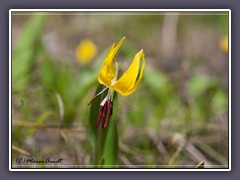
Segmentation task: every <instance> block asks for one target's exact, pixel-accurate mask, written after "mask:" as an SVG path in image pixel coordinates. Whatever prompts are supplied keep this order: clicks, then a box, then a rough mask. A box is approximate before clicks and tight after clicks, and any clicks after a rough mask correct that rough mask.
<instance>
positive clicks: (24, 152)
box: [12, 145, 31, 156]
mask: <svg viewBox="0 0 240 180" xmlns="http://www.w3.org/2000/svg"><path fill="white" fill-rule="evenodd" d="M12 149H13V150H15V151H17V152H19V153H21V154H24V155H26V156H30V155H31V154H30V153H29V152H28V151H26V150H24V149H22V148H19V147H17V146H14V145H12Z"/></svg>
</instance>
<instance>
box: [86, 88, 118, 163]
mask: <svg viewBox="0 0 240 180" xmlns="http://www.w3.org/2000/svg"><path fill="white" fill-rule="evenodd" d="M102 87H103V86H102V85H100V84H99V85H98V87H97V90H96V93H95V94H97V93H98V92H100V91H101V90H102ZM100 103H101V97H100V96H98V97H97V98H96V99H95V100H94V101H93V103H92V104H91V109H90V117H89V134H90V141H91V144H92V147H93V151H94V154H95V165H100V166H99V167H103V168H111V167H113V166H114V165H115V163H116V160H117V155H118V131H117V111H118V110H117V109H118V100H117V95H116V94H115V95H114V98H113V114H112V116H111V117H110V119H109V123H108V126H107V128H106V130H103V129H102V128H101V127H98V128H96V121H97V118H98V113H99V108H100Z"/></svg>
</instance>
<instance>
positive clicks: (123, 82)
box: [89, 37, 145, 129]
mask: <svg viewBox="0 0 240 180" xmlns="http://www.w3.org/2000/svg"><path fill="white" fill-rule="evenodd" d="M124 39H125V37H123V38H122V39H121V40H120V41H119V43H118V44H117V46H115V43H114V44H113V45H112V47H111V49H110V50H109V52H108V54H107V57H106V59H105V61H104V62H103V64H102V66H101V68H100V71H99V73H98V81H99V83H100V84H103V85H104V86H106V87H105V88H104V89H103V90H102V91H101V92H99V93H98V94H96V95H95V96H94V98H93V99H92V100H91V102H92V101H93V100H94V99H95V98H96V97H97V96H98V95H100V94H102V93H103V92H104V91H106V90H107V89H108V93H107V95H106V97H105V98H104V99H103V100H102V102H101V104H100V112H99V115H98V120H97V125H96V126H97V127H98V126H99V123H100V121H101V119H102V118H103V121H102V127H103V128H104V129H105V128H106V126H107V123H108V119H109V117H110V116H111V114H112V108H113V104H112V101H113V94H114V91H117V92H118V93H120V94H121V95H122V96H128V95H130V94H131V93H133V92H134V91H135V90H136V89H137V88H138V86H139V84H140V83H141V81H142V77H143V72H144V67H145V58H144V53H143V50H140V51H139V52H138V53H137V54H136V55H135V57H134V59H133V61H132V64H131V65H130V66H129V68H128V70H127V71H126V72H124V73H123V75H122V76H121V77H120V78H119V79H118V80H117V76H118V62H117V59H116V53H117V51H118V49H119V48H120V46H121V45H122V43H123V41H124ZM140 61H142V64H141V66H140ZM91 102H90V103H91ZM90 103H89V104H90ZM104 118H105V119H104Z"/></svg>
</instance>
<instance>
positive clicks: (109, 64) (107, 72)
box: [98, 37, 125, 87]
mask: <svg viewBox="0 0 240 180" xmlns="http://www.w3.org/2000/svg"><path fill="white" fill-rule="evenodd" d="M124 39H125V37H123V38H122V39H121V40H120V41H119V43H118V44H117V46H116V47H114V46H115V44H113V45H112V47H111V49H110V50H109V52H108V54H107V57H106V59H105V61H104V62H103V65H102V67H101V68H100V71H99V73H98V81H99V83H100V84H104V85H105V86H108V87H110V86H111V80H112V79H113V78H114V77H115V72H116V69H115V64H114V63H113V60H114V59H115V55H116V53H117V51H118V49H119V48H120V46H121V45H122V43H123V41H124Z"/></svg>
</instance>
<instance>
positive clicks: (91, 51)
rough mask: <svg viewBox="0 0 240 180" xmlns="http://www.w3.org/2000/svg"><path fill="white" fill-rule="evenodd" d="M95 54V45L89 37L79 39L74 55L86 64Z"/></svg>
mask: <svg viewBox="0 0 240 180" xmlns="http://www.w3.org/2000/svg"><path fill="white" fill-rule="evenodd" d="M96 54H97V47H96V45H95V44H94V42H92V41H91V40H90V39H84V40H83V41H81V42H80V43H79V44H78V46H77V48H76V51H75V56H76V58H77V60H78V61H80V62H81V63H82V64H88V63H89V62H90V61H91V60H92V59H93V58H94V57H95V56H96Z"/></svg>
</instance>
